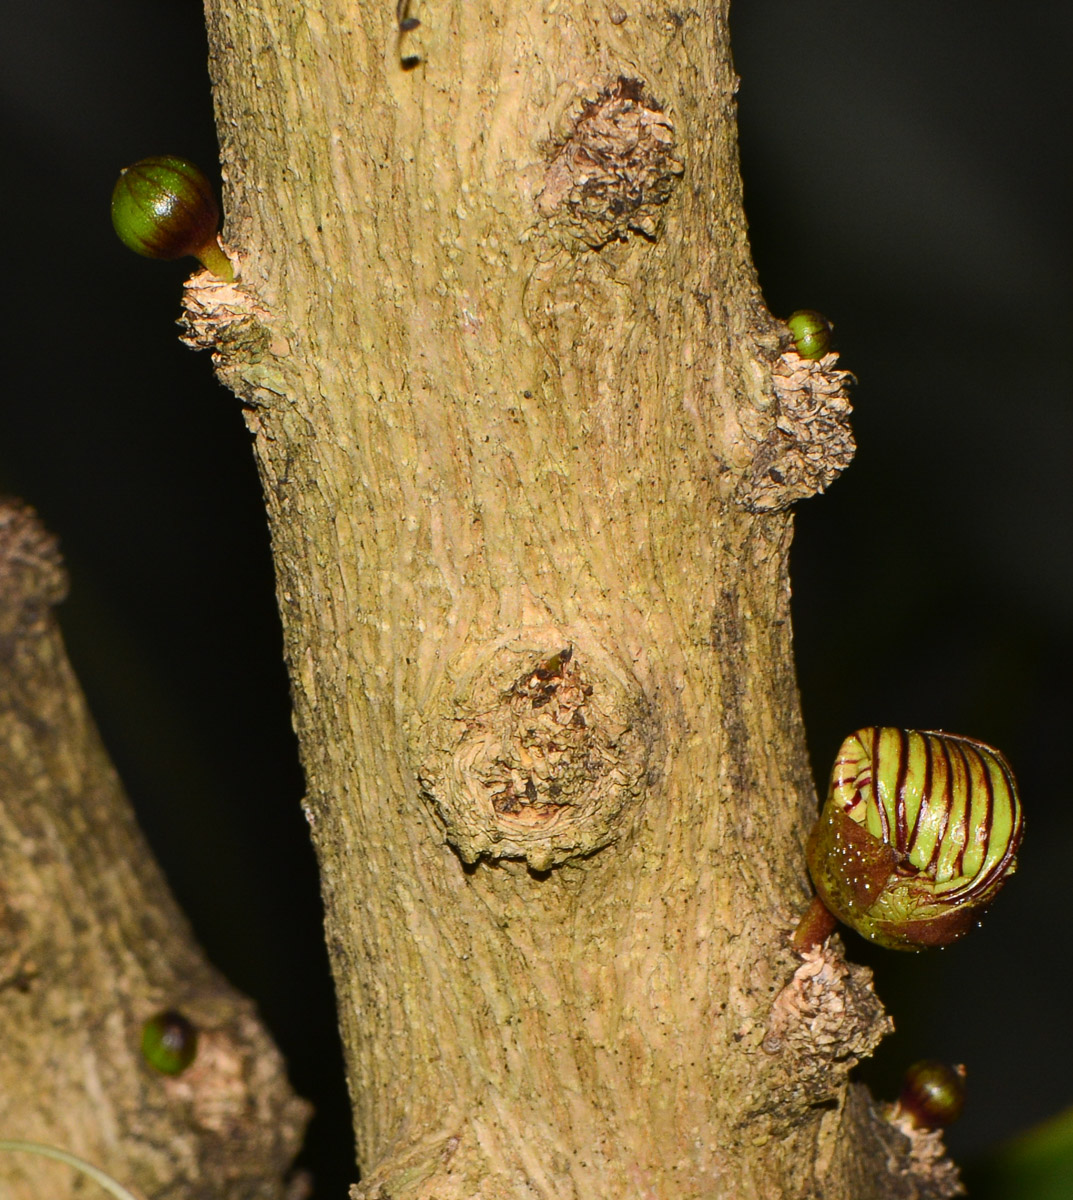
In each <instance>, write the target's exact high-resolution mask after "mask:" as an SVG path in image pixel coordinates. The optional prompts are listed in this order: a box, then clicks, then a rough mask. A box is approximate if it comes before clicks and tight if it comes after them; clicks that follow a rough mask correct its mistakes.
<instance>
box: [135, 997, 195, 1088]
mask: <svg viewBox="0 0 1073 1200" xmlns="http://www.w3.org/2000/svg"><path fill="white" fill-rule="evenodd" d="M142 1055H143V1056H144V1058H145V1061H146V1062H147V1063H148V1064H149V1065H150V1066H151V1067H152V1068H153V1069H154V1070H157V1071H159V1072H160V1073H161V1074H162V1075H181V1074H182V1072H183V1071H185V1070H186V1068H187V1067H188V1066H189V1065H190V1064H191V1063H192V1062H193V1061H194V1058H195V1056H196V1055H197V1030H196V1029H195V1028H194V1026H193V1025H192V1024H191V1023H190V1022H189V1021H188V1020H187V1019H186V1017H184V1016H183V1015H182V1013H179V1012H176V1011H175V1010H174V1009H168V1010H166V1011H165V1012H161V1013H157V1014H156V1016H155V1017H150V1018H149V1020H148V1021H146V1023H145V1024H144V1025H143V1026H142Z"/></svg>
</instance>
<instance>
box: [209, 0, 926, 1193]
mask: <svg viewBox="0 0 1073 1200" xmlns="http://www.w3.org/2000/svg"><path fill="white" fill-rule="evenodd" d="M206 13H207V21H208V28H209V39H210V48H211V65H212V72H213V79H214V89H215V100H216V106H217V120H218V129H219V132H220V139H221V151H222V159H223V165H224V176H225V202H226V209H227V213H228V220H227V226H226V230H225V233H226V240H227V243H228V246H229V248H230V251H231V254H232V256H233V258H234V260H235V262H236V264H237V266H238V267H239V271H240V276H239V280H238V282H237V283H236V284H234V285H224V284H219V283H216V282H213V281H211V280H210V279H209V278H208V277H207V276H205V275H203V274H202V275H198V276H196V277H195V278H194V279H193V280H192V281H191V283H190V285H189V288H188V294H187V318H186V323H187V335H186V336H187V339H188V341H189V342H190V343H191V344H193V345H199V346H204V347H211V348H212V350H213V352H214V359H215V362H216V366H217V370H218V372H219V375H220V377H221V379H222V380H223V381H224V382H225V383H226V384H227V385H228V386H230V387H231V388H232V389H233V390H234V391H235V392H236V393H237V395H238V396H240V397H241V398H242V400H243V402H244V405H245V411H246V414H247V420H248V423H249V426H250V429H251V431H252V433H253V435H254V445H255V452H256V456H257V461H258V465H259V469H260V472H261V477H262V481H263V485H264V491H265V497H266V503H267V508H268V515H269V520H270V525H271V530H272V540H273V549H274V555H275V562H276V571H277V588H278V596H279V603H280V608H281V610H282V614H283V623H284V631H285V642H286V655H287V661H288V664H289V668H290V672H291V679H292V686H293V691H294V706H295V719H296V726H297V729H298V733H299V738H300V743H301V748H302V757H303V764H304V767H305V771H306V778H307V787H308V795H307V798H306V801H305V806H306V812H307V815H308V818H309V822H310V826H311V829H312V834H313V839H314V842H315V844H316V847H317V852H318V855H319V859H320V865H321V872H322V888H323V893H324V899H325V905H326V930H327V938H328V945H329V949H330V953H331V957H332V964H333V970H334V974H335V981H336V988H337V994H338V1000H339V1014H340V1022H341V1027H342V1032H343V1040H344V1045H345V1049H346V1055H347V1071H348V1077H349V1082H350V1090H351V1095H352V1100H353V1109H354V1124H355V1130H356V1134H357V1143H358V1147H359V1156H360V1165H361V1169H362V1181H361V1183H360V1184H357V1185H356V1186H355V1188H354V1190H353V1196H354V1197H355V1198H361V1197H368V1198H370V1200H371V1198H372V1197H392V1198H395V1200H399V1198H401V1197H427V1198H429V1200H431V1198H432V1197H436V1198H438V1200H451V1198H453V1197H459V1198H461V1197H467V1198H468V1197H478V1196H479V1197H483V1198H488V1200H492V1198H495V1200H508V1198H509V1200H515V1198H519V1197H522V1196H534V1195H536V1196H541V1197H547V1198H549V1200H550V1198H552V1197H554V1198H556V1200H558V1198H560V1197H563V1198H565V1197H578V1198H580V1197H586V1198H587V1197H592V1196H607V1197H627V1196H629V1197H632V1196H651V1197H657V1196H658V1197H682V1198H686V1197H702V1196H703V1197H728V1198H729V1197H734V1198H736V1200H741V1198H744V1197H754V1196H755V1197H787V1198H789V1197H794V1198H801V1200H805V1198H806V1197H818V1196H821V1195H822V1196H824V1197H826V1198H830V1200H836V1198H843V1197H844V1198H845V1200H850V1198H852V1200H865V1198H867V1197H873V1196H874V1197H930V1196H935V1197H938V1196H945V1195H948V1194H950V1193H949V1187H950V1184H949V1181H948V1180H947V1181H946V1182H937V1180H938V1176H937V1175H936V1174H935V1173H932V1174H930V1175H929V1174H928V1173H927V1172H926V1171H924V1172H922V1171H919V1170H916V1169H914V1168H913V1167H912V1166H911V1158H910V1150H909V1142H908V1141H907V1139H906V1138H905V1137H904V1135H902V1134H901V1133H898V1132H897V1131H896V1130H895V1129H894V1128H893V1126H891V1125H890V1124H889V1123H888V1122H886V1121H885V1120H884V1118H883V1116H882V1113H881V1112H879V1110H878V1109H876V1108H875V1107H874V1106H873V1105H872V1103H871V1102H870V1100H869V1099H868V1097H867V1095H866V1094H865V1093H864V1092H863V1091H862V1090H860V1089H857V1088H853V1087H851V1086H850V1085H849V1084H848V1082H847V1077H848V1073H849V1070H850V1068H851V1067H852V1065H853V1064H854V1061H855V1058H856V1055H857V1054H859V1053H863V1052H865V1051H866V1050H867V1048H868V1047H869V1046H870V1045H871V1044H873V1043H874V1041H875V1039H876V1038H877V1037H878V1036H879V1034H880V1032H881V1030H882V1027H883V1017H882V1014H881V1010H880V1009H879V1006H878V1004H877V1003H875V1002H874V997H872V998H871V1000H870V1001H869V1000H867V997H868V996H869V995H870V992H869V991H868V984H867V980H866V979H865V978H864V976H863V975H862V973H861V972H860V971H856V972H847V971H846V970H845V969H844V968H842V969H836V967H834V966H829V969H825V970H821V971H820V972H819V974H818V976H809V977H808V979H809V980H810V981H811V982H809V981H803V980H802V979H799V976H798V975H796V974H795V971H796V970H797V969H798V967H799V963H798V960H797V959H796V958H795V957H794V956H793V955H792V954H791V952H790V950H789V947H788V934H789V931H790V930H791V928H792V926H793V924H794V920H795V917H796V916H797V915H798V914H799V913H800V911H801V910H802V909H803V908H804V907H805V905H806V903H807V901H808V887H807V882H806V877H805V870H804V843H805V838H806V836H807V833H808V830H809V827H810V825H811V823H812V821H813V819H814V817H815V811H816V806H815V797H814V793H813V788H812V783H811V780H810V778H809V771H808V765H807V759H806V755H805V747H804V741H803V737H802V729H801V719H800V712H799V707H798V699H797V694H796V685H795V681H794V675H793V666H792V648H791V641H790V623H789V584H788V577H787V555H788V551H789V545H790V538H791V532H792V517H791V515H790V513H789V511H788V508H789V505H790V504H791V503H792V502H794V501H796V500H799V499H802V498H804V497H806V496H808V495H810V494H812V493H814V492H816V491H817V490H821V489H822V488H823V487H826V486H827V485H828V484H829V483H830V482H831V480H832V479H833V478H834V476H835V475H836V474H837V472H838V471H839V470H840V469H841V468H842V467H843V466H844V465H845V464H846V462H847V461H848V458H849V454H850V453H851V451H852V441H851V437H850V434H849V430H848V424H847V421H846V417H847V413H848V404H847V403H846V401H845V397H844V394H843V393H842V390H841V377H840V375H839V373H838V372H837V370H836V369H835V366H834V361H835V360H834V358H833V357H832V358H831V359H830V360H824V362H823V363H821V364H818V365H807V364H806V365H805V366H804V367H802V366H800V360H797V359H796V355H793V354H792V352H791V351H790V348H789V342H788V338H787V336H786V331H785V329H784V328H783V327H782V326H781V325H780V324H779V323H778V322H777V321H775V320H774V319H773V318H772V317H771V316H770V314H768V313H767V311H766V309H765V308H764V305H763V302H762V298H761V296H760V294H759V291H758V288H757V284H756V279H755V274H754V271H753V267H752V264H751V260H750V257H749V251H748V246H747V242H746V238H745V222H744V217H743V213H742V206H741V188H740V181H739V177H738V169H737V154H736V147H735V136H736V135H735V116H734V92H735V88H736V79H735V76H734V72H733V68H732V65H731V61H730V55H729V48H728V43H727V24H726V18H727V12H726V6H725V4H720V3H702V4H701V5H699V6H697V7H695V8H692V9H690V10H688V12H687V11H684V10H683V11H678V10H674V9H671V8H668V7H665V6H662V5H659V6H642V5H616V6H614V7H613V9H608V8H605V7H604V6H603V5H602V4H586V3H581V2H580V0H556V2H554V3H547V4H538V5H518V4H512V3H507V2H506V0H489V2H488V3H482V4H480V5H475V4H470V3H465V2H463V0H445V3H443V4H440V5H436V6H431V5H430V6H428V8H427V10H426V8H425V6H423V5H422V6H420V9H419V6H417V5H415V4H414V5H411V6H410V8H409V9H408V10H407V11H406V13H404V14H403V15H404V16H408V17H409V18H413V19H416V20H419V21H420V22H421V24H420V25H418V26H417V27H416V28H408V29H407V30H406V31H405V32H404V33H401V34H400V32H399V30H398V29H397V28H396V25H395V24H394V22H395V20H396V17H397V14H396V12H395V9H394V6H392V5H390V4H366V5H360V6H359V5H354V4H347V3H343V2H342V0H310V2H308V3H305V4H302V5H296V4H294V3H292V2H290V0H242V3H239V2H238V0H207V3H206ZM795 360H796V361H795ZM564 651H566V652H568V653H564ZM827 953H828V954H835V958H836V959H837V954H836V953H835V952H834V951H831V950H828V951H827ZM785 987H789V988H791V989H794V988H796V989H798V990H799V991H802V994H803V998H802V997H798V1000H797V1001H794V1002H793V1003H791V999H792V997H790V994H789V993H785V992H784V991H783V989H784V988H785ZM817 989H818V990H817ZM780 993H781V994H782V995H783V996H784V998H785V999H784V1003H783V1004H782V1006H781V1008H780V1009H779V1010H778V1012H779V1013H780V1014H781V1016H780V1018H779V1019H780V1021H782V1022H784V1023H783V1024H779V1025H778V1026H777V1030H776V1031H775V1032H774V1033H773V1032H772V1027H771V1025H770V1022H771V1020H772V1016H773V1008H772V1005H773V1001H774V1000H775V997H776V996H777V995H779V994H780ZM862 997H864V998H863V999H862ZM798 1001H799V1002H798ZM818 1014H819V1015H822V1016H823V1020H822V1021H819V1015H818ZM832 1014H834V1015H833V1016H832ZM795 1020H796V1021H797V1022H798V1023H799V1024H800V1023H804V1024H803V1025H802V1026H801V1028H802V1029H804V1033H802V1032H801V1029H798V1030H797V1032H795V1027H794V1021H795ZM817 1021H819V1026H822V1029H823V1031H824V1038H823V1040H822V1042H821V1041H819V1040H817V1039H816V1038H815V1037H814V1036H813V1034H814V1032H815V1029H816V1028H818V1027H819V1026H817V1024H816V1022H817ZM862 1021H863V1027H862V1024H861V1023H862ZM787 1022H788V1023H787ZM802 1072H804V1077H805V1078H808V1079H809V1080H810V1084H809V1086H808V1087H807V1088H802V1086H801V1083H800V1081H801V1078H802Z"/></svg>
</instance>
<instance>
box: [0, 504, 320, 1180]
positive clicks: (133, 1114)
mask: <svg viewBox="0 0 1073 1200" xmlns="http://www.w3.org/2000/svg"><path fill="white" fill-rule="evenodd" d="M66 590H67V585H66V577H65V575H64V572H63V568H62V566H61V564H60V559H59V554H58V553H57V550H56V544H55V541H54V539H53V538H51V537H50V536H49V535H48V534H47V533H46V532H45V531H44V530H43V529H42V527H41V525H40V523H39V522H38V521H37V519H36V517H35V515H34V514H33V512H32V510H30V509H28V508H26V507H25V506H23V505H20V504H18V503H12V502H11V501H6V500H5V501H2V502H0V747H2V748H3V749H2V754H0V1030H2V1032H3V1054H2V1055H0V1138H3V1139H16V1140H19V1141H30V1142H37V1143H45V1144H46V1145H51V1146H54V1147H57V1148H59V1149H60V1150H64V1151H67V1152H70V1153H73V1154H76V1155H78V1156H80V1157H82V1158H84V1159H87V1160H89V1161H90V1162H91V1163H92V1164H93V1165H95V1166H97V1167H99V1168H101V1169H103V1170H105V1171H107V1172H108V1173H109V1174H111V1175H112V1176H113V1177H114V1178H115V1179H117V1180H118V1181H119V1182H121V1183H123V1184H125V1185H126V1186H128V1187H135V1188H138V1189H140V1190H141V1191H142V1192H143V1193H144V1194H145V1195H146V1196H152V1197H153V1198H154V1200H180V1198H182V1200H190V1198H192V1197H198V1198H199V1200H282V1197H284V1195H285V1194H288V1193H287V1188H286V1185H285V1180H284V1176H285V1174H286V1172H287V1169H288V1168H289V1166H290V1163H291V1159H292V1158H293V1157H294V1155H295V1153H296V1152H297V1150H298V1147H299V1145H300V1142H301V1137H302V1130H303V1128H304V1126H305V1123H306V1119H307V1117H308V1115H309V1112H308V1108H309V1106H308V1105H306V1104H305V1103H304V1102H303V1101H301V1100H298V1099H297V1098H296V1097H295V1096H294V1094H293V1093H292V1092H291V1090H290V1088H289V1086H288V1084H287V1079H286V1075H285V1072H284V1067H283V1061H282V1059H281V1058H280V1056H279V1053H278V1052H277V1050H276V1049H275V1047H274V1046H273V1045H272V1043H271V1041H270V1040H269V1038H268V1035H267V1034H266V1032H265V1030H264V1028H263V1027H262V1025H261V1023H260V1022H259V1020H258V1019H257V1016H256V1014H255V1012H254V1011H253V1006H252V1005H251V1004H250V1002H249V1001H248V1000H246V999H245V998H244V997H242V996H239V995H238V994H237V993H236V992H235V991H234V990H233V989H232V988H231V987H229V986H228V984H227V983H226V982H225V981H224V980H223V979H221V978H220V976H219V975H218V974H217V972H216V971H214V970H213V969H212V967H211V966H210V965H209V964H208V963H207V962H206V961H205V959H204V957H203V956H202V955H201V954H200V952H199V951H198V949H197V946H196V944H195V943H194V941H193V938H192V936H191V934H190V930H189V928H188V926H187V924H186V921H185V920H184V919H183V916H182V914H181V913H180V912H179V910H178V909H177V907H176V905H175V902H174V900H173V899H172V898H171V895H170V894H169V892H168V889H167V886H166V884H165V882H164V879H163V877H162V876H161V874H160V871H159V869H158V868H157V866H156V864H155V863H154V861H153V858H152V855H151V854H150V852H149V848H148V847H147V846H146V844H145V841H144V839H143V838H142V836H141V833H140V832H139V830H138V828H137V826H136V825H135V822H134V815H133V812H132V811H131V808H130V805H129V803H128V802H127V799H126V797H125V796H124V795H123V791H122V788H121V787H120V784H119V780H118V779H117V778H116V774H115V771H114V770H113V768H112V766H111V763H110V762H109V761H108V758H107V755H106V754H105V752H104V748H103V747H102V745H101V743H100V739H99V738H98V736H97V732H96V730H95V729H94V727H93V722H92V720H91V719H90V716H89V713H88V712H87V711H86V705H85V700H84V699H83V696H82V693H81V691H80V689H79V687H78V684H77V682H76V680H75V678H74V675H73V673H72V671H71V667H70V664H69V663H68V661H67V657H66V654H65V653H64V649H63V642H62V639H61V638H60V634H59V630H58V628H57V626H56V622H55V618H54V617H53V615H52V613H51V611H50V606H51V605H53V604H55V603H57V602H58V601H59V600H61V599H62V598H63V596H64V594H65V592H66ZM166 1009H177V1010H179V1011H180V1012H182V1013H183V1014H184V1015H185V1016H186V1017H187V1018H188V1019H190V1020H191V1021H192V1022H193V1023H194V1025H195V1027H196V1029H197V1030H198V1047H197V1054H196V1057H195V1058H194V1061H193V1062H192V1063H191V1064H190V1066H189V1068H188V1069H187V1070H186V1071H184V1072H183V1073H182V1074H179V1075H174V1076H169V1075H162V1074H159V1073H157V1072H155V1071H153V1070H152V1069H151V1068H150V1067H149V1066H148V1065H147V1064H146V1062H145V1061H144V1060H143V1058H142V1054H141V1051H140V1041H141V1032H142V1026H143V1024H144V1023H145V1021H146V1020H147V1019H149V1018H151V1017H153V1016H154V1015H155V1014H156V1013H158V1012H160V1011H161V1010H166ZM3 1149H4V1152H3V1153H2V1154H0V1196H3V1200H40V1198H41V1197H43V1196H47V1197H50V1198H51V1200H66V1198H67V1197H75V1196H78V1197H82V1196H85V1195H86V1194H87V1192H86V1186H85V1180H84V1179H83V1178H82V1177H81V1176H78V1175H76V1174H75V1173H74V1172H73V1171H72V1170H71V1168H70V1167H69V1166H67V1165H64V1164H58V1163H56V1162H54V1161H47V1160H44V1159H42V1158H40V1157H37V1156H35V1155H32V1154H30V1153H28V1152H27V1151H25V1150H23V1149H20V1150H18V1151H11V1152H9V1151H8V1150H7V1148H6V1147H5V1148H3Z"/></svg>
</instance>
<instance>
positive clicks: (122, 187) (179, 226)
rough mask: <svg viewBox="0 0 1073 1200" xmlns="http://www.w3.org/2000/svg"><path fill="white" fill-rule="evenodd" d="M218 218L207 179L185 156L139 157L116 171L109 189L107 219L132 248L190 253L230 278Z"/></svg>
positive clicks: (163, 254)
mask: <svg viewBox="0 0 1073 1200" xmlns="http://www.w3.org/2000/svg"><path fill="white" fill-rule="evenodd" d="M219 224H220V210H219V207H218V206H217V204H216V197H215V196H214V195H213V192H212V185H211V184H210V183H209V181H208V180H207V179H206V178H205V176H204V174H203V173H202V172H201V171H200V170H199V169H198V168H197V167H196V166H195V165H194V164H193V163H192V162H190V161H189V160H188V159H185V158H176V157H175V156H173V155H162V156H160V157H157V158H143V159H142V160H141V161H140V162H136V163H134V164H133V166H130V167H124V168H123V170H122V171H121V172H120V173H119V179H118V180H117V181H116V185H115V188H114V189H113V191H112V225H113V226H114V227H115V231H116V233H117V234H118V235H119V238H120V240H121V241H122V242H123V243H124V245H126V246H129V247H130V249H131V250H133V251H134V252H135V253H136V254H144V255H145V256H146V257H147V258H182V257H183V256H184V255H187V254H192V255H193V256H194V257H195V258H197V259H199V260H200V261H201V264H202V266H204V267H206V268H207V269H208V270H210V271H212V273H213V274H214V275H218V276H219V277H220V278H221V279H223V280H225V281H227V282H228V283H230V282H231V281H232V280H233V279H234V277H235V272H234V268H233V267H232V266H231V262H230V260H229V259H228V257H227V255H226V254H224V252H223V251H222V250H221V249H220V244H219V242H218V241H217V239H216V231H217V229H218V228H219Z"/></svg>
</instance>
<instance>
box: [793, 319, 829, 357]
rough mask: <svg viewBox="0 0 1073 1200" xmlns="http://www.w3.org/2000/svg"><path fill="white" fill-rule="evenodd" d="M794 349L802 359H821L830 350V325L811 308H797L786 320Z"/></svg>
mask: <svg viewBox="0 0 1073 1200" xmlns="http://www.w3.org/2000/svg"><path fill="white" fill-rule="evenodd" d="M786 325H787V328H788V329H789V330H790V333H791V334H792V336H793V339H794V349H795V350H796V351H797V352H798V354H800V355H801V357H802V358H823V356H824V355H825V354H826V353H827V351H828V350H830V348H831V323H830V321H828V320H827V318H826V317H825V316H824V315H823V313H818V312H816V310H815V309H813V308H799V309H798V310H797V312H795V313H791V314H790V316H789V317H788V318H787V320H786Z"/></svg>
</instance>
